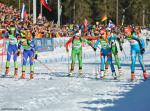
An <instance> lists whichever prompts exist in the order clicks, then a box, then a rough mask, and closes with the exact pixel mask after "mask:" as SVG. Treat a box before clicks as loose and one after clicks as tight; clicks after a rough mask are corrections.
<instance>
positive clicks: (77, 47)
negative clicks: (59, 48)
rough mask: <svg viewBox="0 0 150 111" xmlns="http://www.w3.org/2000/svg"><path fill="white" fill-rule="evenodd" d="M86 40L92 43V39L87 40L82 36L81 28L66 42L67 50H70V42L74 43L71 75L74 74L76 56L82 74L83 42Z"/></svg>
mask: <svg viewBox="0 0 150 111" xmlns="http://www.w3.org/2000/svg"><path fill="white" fill-rule="evenodd" d="M83 42H86V43H87V44H91V42H90V41H88V40H86V39H85V38H83V37H81V30H79V31H78V32H77V33H76V34H75V35H74V36H73V37H72V38H70V39H69V40H68V41H67V42H66V51H67V52H68V51H69V48H68V46H69V44H70V43H72V54H71V57H72V63H71V69H70V73H69V75H70V76H72V75H73V72H74V66H75V61H76V57H77V58H78V62H79V74H82V43H83Z"/></svg>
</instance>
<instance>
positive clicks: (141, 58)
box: [138, 54, 148, 80]
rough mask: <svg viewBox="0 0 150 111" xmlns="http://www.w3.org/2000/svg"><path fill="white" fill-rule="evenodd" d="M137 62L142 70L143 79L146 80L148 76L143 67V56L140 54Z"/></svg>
mask: <svg viewBox="0 0 150 111" xmlns="http://www.w3.org/2000/svg"><path fill="white" fill-rule="evenodd" d="M138 60H139V63H140V66H141V68H142V70H143V77H144V79H145V80H146V79H147V78H148V74H147V72H146V68H145V65H144V63H143V56H142V55H141V54H139V55H138Z"/></svg>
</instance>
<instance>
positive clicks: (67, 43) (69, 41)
mask: <svg viewBox="0 0 150 111" xmlns="http://www.w3.org/2000/svg"><path fill="white" fill-rule="evenodd" d="M72 40H73V39H72V38H70V39H69V40H68V41H67V42H66V50H67V51H68V46H69V44H70V43H71V42H72Z"/></svg>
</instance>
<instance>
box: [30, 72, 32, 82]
mask: <svg viewBox="0 0 150 111" xmlns="http://www.w3.org/2000/svg"><path fill="white" fill-rule="evenodd" d="M31 79H33V72H32V71H31V72H30V80H31Z"/></svg>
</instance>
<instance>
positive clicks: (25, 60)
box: [21, 50, 28, 79]
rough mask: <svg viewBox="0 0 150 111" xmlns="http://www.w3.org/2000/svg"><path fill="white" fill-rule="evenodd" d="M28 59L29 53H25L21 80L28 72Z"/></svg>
mask: <svg viewBox="0 0 150 111" xmlns="http://www.w3.org/2000/svg"><path fill="white" fill-rule="evenodd" d="M27 58H28V51H25V50H24V51H23V58H22V59H23V60H22V61H23V64H22V75H21V78H22V79H24V78H25V71H26V63H27Z"/></svg>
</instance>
